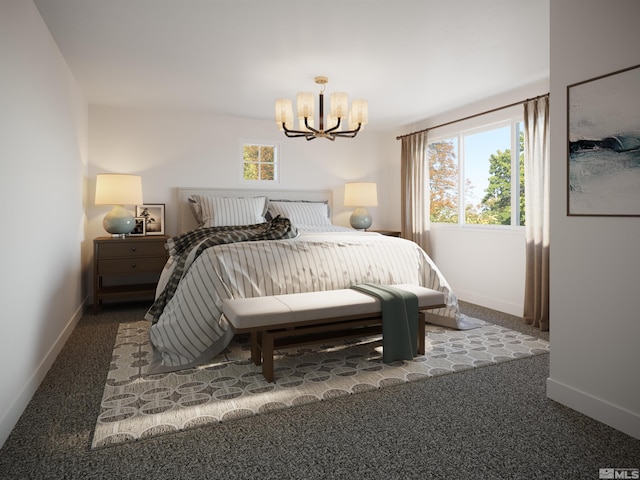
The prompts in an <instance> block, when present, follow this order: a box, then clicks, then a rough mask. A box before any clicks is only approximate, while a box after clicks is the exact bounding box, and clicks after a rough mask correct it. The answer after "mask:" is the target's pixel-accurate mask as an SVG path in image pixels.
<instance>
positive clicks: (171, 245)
mask: <svg viewBox="0 0 640 480" xmlns="http://www.w3.org/2000/svg"><path fill="white" fill-rule="evenodd" d="M297 235H298V232H297V231H296V230H295V229H294V228H293V226H292V225H291V221H290V220H289V219H288V218H283V217H280V216H277V217H276V218H274V219H273V220H270V221H268V222H265V223H258V224H256V225H238V226H232V227H209V228H199V229H197V230H193V231H191V232H188V233H185V234H183V235H179V236H177V237H173V238H170V239H169V240H167V244H166V248H167V250H169V255H171V256H172V257H174V261H175V262H176V266H175V268H174V269H173V272H171V275H170V276H169V280H168V281H167V284H166V285H165V287H164V289H163V290H162V292H161V293H160V295H158V298H156V300H155V302H154V303H153V305H151V308H149V311H148V312H147V315H146V316H145V318H151V319H152V322H153V323H155V322H157V321H158V319H159V318H160V315H161V314H162V311H163V310H164V307H165V305H166V304H167V303H168V302H169V300H171V298H172V297H173V294H174V293H175V292H176V289H177V288H178V284H179V283H180V280H181V279H182V276H183V275H184V273H185V265H186V261H187V257H188V256H189V253H190V252H191V250H192V249H193V248H196V249H197V250H196V251H195V255H194V257H193V260H195V259H196V258H198V256H199V255H200V254H201V253H202V252H204V251H205V250H206V249H207V248H209V247H213V246H215V245H222V244H225V243H236V242H250V241H256V240H281V239H286V238H294V237H296V236H297Z"/></svg>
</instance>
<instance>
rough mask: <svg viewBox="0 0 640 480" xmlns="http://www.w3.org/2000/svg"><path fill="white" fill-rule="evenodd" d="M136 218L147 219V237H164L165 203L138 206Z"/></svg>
mask: <svg viewBox="0 0 640 480" xmlns="http://www.w3.org/2000/svg"><path fill="white" fill-rule="evenodd" d="M136 217H143V218H144V219H145V234H146V235H164V203H147V204H144V205H138V206H136Z"/></svg>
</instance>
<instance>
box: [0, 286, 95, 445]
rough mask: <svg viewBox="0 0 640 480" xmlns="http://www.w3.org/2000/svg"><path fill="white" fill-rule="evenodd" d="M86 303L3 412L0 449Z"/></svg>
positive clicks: (74, 315)
mask: <svg viewBox="0 0 640 480" xmlns="http://www.w3.org/2000/svg"><path fill="white" fill-rule="evenodd" d="M86 303H87V299H86V298H85V300H84V301H83V302H82V304H81V305H80V307H78V309H77V310H76V312H75V313H74V314H73V316H72V317H71V319H70V320H69V322H67V325H66V326H65V327H64V329H63V330H62V332H60V335H59V336H58V338H57V339H56V341H55V342H53V345H51V348H50V349H49V351H48V352H47V353H46V355H45V356H44V357H43V358H42V360H41V361H40V363H39V364H38V366H37V367H36V369H35V370H34V371H33V373H32V374H31V376H30V377H29V378H28V379H27V380H26V382H25V383H24V385H23V387H22V389H21V390H20V391H19V392H18V394H17V395H16V396H15V397H14V399H13V401H12V402H11V404H10V405H9V407H8V408H7V409H6V410H5V411H4V414H3V415H2V418H0V447H2V445H3V444H4V442H6V441H7V438H9V435H10V434H11V431H12V430H13V429H14V427H15V426H16V424H17V423H18V420H19V419H20V416H21V415H22V414H23V413H24V411H25V409H26V408H27V406H28V405H29V402H30V401H31V399H32V398H33V396H34V395H35V393H36V390H38V387H39V386H40V383H42V380H44V377H45V376H46V375H47V372H48V371H49V369H50V368H51V366H52V365H53V362H54V361H55V360H56V358H57V356H58V354H59V353H60V351H61V350H62V347H64V345H65V343H67V340H68V339H69V337H70V336H71V333H72V332H73V330H74V328H75V327H76V325H77V324H78V322H79V321H80V319H81V318H82V314H83V311H84V307H85V305H86Z"/></svg>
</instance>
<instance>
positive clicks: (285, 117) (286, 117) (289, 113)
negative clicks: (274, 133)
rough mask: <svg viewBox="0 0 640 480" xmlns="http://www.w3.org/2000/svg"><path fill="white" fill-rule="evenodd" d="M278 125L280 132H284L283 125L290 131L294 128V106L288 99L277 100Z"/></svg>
mask: <svg viewBox="0 0 640 480" xmlns="http://www.w3.org/2000/svg"><path fill="white" fill-rule="evenodd" d="M276 123H277V124H278V128H279V129H280V130H283V128H282V124H283V123H284V124H285V126H286V127H287V128H288V129H292V128H293V105H292V103H291V100H289V99H288V98H279V99H278V100H276Z"/></svg>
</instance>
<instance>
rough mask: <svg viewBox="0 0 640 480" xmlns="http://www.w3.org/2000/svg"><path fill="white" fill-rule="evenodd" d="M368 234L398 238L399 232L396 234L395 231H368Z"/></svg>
mask: <svg viewBox="0 0 640 480" xmlns="http://www.w3.org/2000/svg"><path fill="white" fill-rule="evenodd" d="M368 231H369V232H376V233H379V234H381V235H386V236H387V237H399V236H400V233H401V232H396V231H395V230H368Z"/></svg>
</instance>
